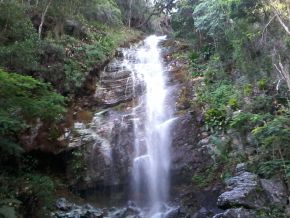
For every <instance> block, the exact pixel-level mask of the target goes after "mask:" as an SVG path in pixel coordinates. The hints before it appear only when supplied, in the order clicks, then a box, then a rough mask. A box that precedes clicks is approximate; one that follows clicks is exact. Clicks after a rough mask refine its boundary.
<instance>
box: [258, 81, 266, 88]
mask: <svg viewBox="0 0 290 218" xmlns="http://www.w3.org/2000/svg"><path fill="white" fill-rule="evenodd" d="M258 88H259V89H260V90H266V89H267V80H266V79H260V80H259V81H258Z"/></svg>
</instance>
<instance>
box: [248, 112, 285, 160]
mask: <svg viewBox="0 0 290 218" xmlns="http://www.w3.org/2000/svg"><path fill="white" fill-rule="evenodd" d="M253 134H254V136H255V137H257V139H258V140H259V141H260V142H261V143H262V144H263V145H264V146H266V147H276V146H278V147H280V148H283V147H285V146H286V147H285V149H286V148H287V146H288V145H290V120H289V116H276V117H275V118H274V119H273V120H271V121H269V122H267V123H266V124H265V125H263V126H261V127H257V128H255V129H254V130H253ZM285 155H288V153H285Z"/></svg>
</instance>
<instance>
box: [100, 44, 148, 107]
mask: <svg viewBox="0 0 290 218" xmlns="http://www.w3.org/2000/svg"><path fill="white" fill-rule="evenodd" d="M131 49H132V50H133V48H131ZM123 52H124V51H123ZM119 53H120V54H119V55H118V56H117V57H116V58H115V59H113V60H112V61H111V62H110V63H109V64H108V65H107V66H106V68H105V70H104V71H103V72H102V73H101V75H100V83H99V84H98V86H97V90H96V93H95V97H96V99H97V100H98V102H99V103H100V104H101V105H105V106H113V105H117V104H120V103H122V102H126V101H128V100H132V99H133V97H134V94H136V93H139V94H140V93H141V92H142V88H143V84H142V83H141V82H140V81H138V79H137V78H134V77H132V72H131V69H129V68H128V66H126V64H125V63H124V62H123V59H124V54H122V51H119ZM126 55H127V58H128V56H129V60H130V61H133V62H134V61H136V60H135V57H134V56H130V54H126Z"/></svg>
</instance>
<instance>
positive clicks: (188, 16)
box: [172, 0, 194, 38]
mask: <svg viewBox="0 0 290 218" xmlns="http://www.w3.org/2000/svg"><path fill="white" fill-rule="evenodd" d="M192 12H193V5H192V3H191V2H190V1H188V0H182V1H178V2H177V11H176V12H175V13H173V15H172V28H173V29H174V31H175V35H176V36H177V37H183V38H191V37H194V32H193V31H194V20H193V17H192Z"/></svg>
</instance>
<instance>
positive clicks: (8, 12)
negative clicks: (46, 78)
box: [0, 1, 40, 72]
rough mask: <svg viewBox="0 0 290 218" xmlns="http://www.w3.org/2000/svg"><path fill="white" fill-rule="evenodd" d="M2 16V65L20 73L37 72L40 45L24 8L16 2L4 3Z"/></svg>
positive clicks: (0, 42) (0, 23)
mask: <svg viewBox="0 0 290 218" xmlns="http://www.w3.org/2000/svg"><path fill="white" fill-rule="evenodd" d="M0 14H1V16H0V29H1V32H0V64H1V65H2V66H5V67H7V68H9V69H13V70H16V71H20V72H23V71H30V70H35V68H36V67H37V63H38V61H39V59H38V54H39V45H40V44H39V41H38V36H37V33H36V30H35V29H34V27H33V25H32V23H31V21H30V19H29V17H28V16H27V15H26V14H25V10H24V8H23V7H22V6H21V5H20V4H17V3H16V2H15V1H4V2H2V3H0Z"/></svg>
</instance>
